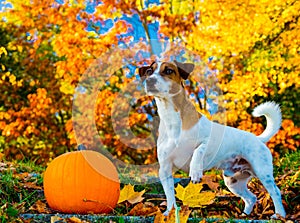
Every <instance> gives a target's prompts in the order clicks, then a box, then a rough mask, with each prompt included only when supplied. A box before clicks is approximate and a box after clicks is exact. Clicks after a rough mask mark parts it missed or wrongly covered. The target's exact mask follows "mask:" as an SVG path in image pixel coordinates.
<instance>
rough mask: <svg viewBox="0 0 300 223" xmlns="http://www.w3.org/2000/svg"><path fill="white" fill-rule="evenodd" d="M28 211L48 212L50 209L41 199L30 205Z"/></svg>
mask: <svg viewBox="0 0 300 223" xmlns="http://www.w3.org/2000/svg"><path fill="white" fill-rule="evenodd" d="M29 210H30V211H35V212H38V213H44V214H49V213H50V211H49V210H48V208H47V205H46V204H45V203H44V202H42V201H41V200H37V201H36V202H35V203H34V204H33V205H31V207H30V208H29Z"/></svg>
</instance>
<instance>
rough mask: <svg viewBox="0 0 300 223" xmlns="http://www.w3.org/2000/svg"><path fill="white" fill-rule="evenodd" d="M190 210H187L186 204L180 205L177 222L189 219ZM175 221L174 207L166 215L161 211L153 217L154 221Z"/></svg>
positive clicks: (165, 222) (184, 221) (159, 222)
mask: <svg viewBox="0 0 300 223" xmlns="http://www.w3.org/2000/svg"><path fill="white" fill-rule="evenodd" d="M190 213H191V210H189V207H188V206H182V207H181V209H180V210H179V216H178V218H179V219H178V222H180V223H186V222H187V221H188V219H189V215H190ZM174 222H176V216H175V209H174V208H172V210H171V211H170V213H169V215H168V216H164V215H163V213H162V212H161V211H159V212H158V213H157V215H156V216H155V218H154V223H174Z"/></svg>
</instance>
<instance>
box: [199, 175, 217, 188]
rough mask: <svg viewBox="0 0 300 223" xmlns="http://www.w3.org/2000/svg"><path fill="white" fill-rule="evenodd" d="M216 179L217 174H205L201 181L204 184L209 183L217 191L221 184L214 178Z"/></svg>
mask: <svg viewBox="0 0 300 223" xmlns="http://www.w3.org/2000/svg"><path fill="white" fill-rule="evenodd" d="M215 179H216V176H213V175H204V176H203V177H202V179H201V183H202V184H207V186H208V187H209V188H210V189H211V190H214V191H217V190H218V188H219V186H220V184H219V183H217V182H214V180H215Z"/></svg>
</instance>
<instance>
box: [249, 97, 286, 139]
mask: <svg viewBox="0 0 300 223" xmlns="http://www.w3.org/2000/svg"><path fill="white" fill-rule="evenodd" d="M252 115H253V116H254V117H260V116H265V117H266V119H267V127H266V129H265V131H264V132H263V133H262V134H260V135H259V136H257V137H258V138H259V139H260V140H261V141H262V142H268V141H269V140H270V138H271V137H272V136H273V135H275V134H276V133H277V132H278V130H279V129H280V126H281V111H280V107H279V105H277V104H275V103H274V102H266V103H263V104H260V105H259V106H257V107H256V108H254V110H253V112H252Z"/></svg>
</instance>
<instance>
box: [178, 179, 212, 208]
mask: <svg viewBox="0 0 300 223" xmlns="http://www.w3.org/2000/svg"><path fill="white" fill-rule="evenodd" d="M202 188H203V185H202V184H193V183H189V184H188V185H187V186H186V187H185V188H184V187H182V186H181V185H180V184H178V186H177V187H176V188H175V191H176V197H177V198H178V199H180V200H181V201H182V203H183V205H187V206H189V207H202V206H204V205H209V204H212V203H213V202H214V198H215V196H216V194H215V193H214V192H211V191H205V192H200V191H201V190H202Z"/></svg>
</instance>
